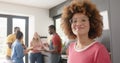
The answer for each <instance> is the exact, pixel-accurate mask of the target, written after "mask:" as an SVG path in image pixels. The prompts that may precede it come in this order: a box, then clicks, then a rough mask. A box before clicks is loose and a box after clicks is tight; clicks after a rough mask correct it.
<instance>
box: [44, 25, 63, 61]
mask: <svg viewBox="0 0 120 63" xmlns="http://www.w3.org/2000/svg"><path fill="white" fill-rule="evenodd" d="M48 31H49V34H50V35H52V37H51V39H50V44H49V49H47V50H46V51H47V52H50V53H51V56H50V59H51V63H59V61H60V55H61V49H62V43H61V38H60V36H59V35H58V34H57V33H56V28H55V26H54V25H50V26H49V30H48Z"/></svg>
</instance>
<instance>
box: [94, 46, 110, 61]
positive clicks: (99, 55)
mask: <svg viewBox="0 0 120 63" xmlns="http://www.w3.org/2000/svg"><path fill="white" fill-rule="evenodd" d="M95 63H111V60H110V55H109V53H108V51H107V49H106V48H105V47H104V46H103V47H101V48H100V49H98V51H97V52H96V55H95Z"/></svg>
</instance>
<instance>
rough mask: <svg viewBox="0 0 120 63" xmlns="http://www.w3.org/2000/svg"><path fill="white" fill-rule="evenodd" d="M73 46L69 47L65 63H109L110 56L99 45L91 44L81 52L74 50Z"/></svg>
mask: <svg viewBox="0 0 120 63" xmlns="http://www.w3.org/2000/svg"><path fill="white" fill-rule="evenodd" d="M75 44H76V43H71V44H70V46H69V49H68V54H69V55H68V62H67V63H111V61H110V55H109V53H108V51H107V50H106V48H105V47H104V46H103V45H102V44H101V43H99V42H93V43H92V44H90V45H89V46H88V47H86V48H84V49H82V50H76V49H75Z"/></svg>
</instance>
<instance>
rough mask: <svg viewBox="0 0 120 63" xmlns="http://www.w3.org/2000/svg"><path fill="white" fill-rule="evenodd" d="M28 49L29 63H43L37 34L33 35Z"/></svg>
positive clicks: (41, 47) (41, 48) (40, 43)
mask: <svg viewBox="0 0 120 63" xmlns="http://www.w3.org/2000/svg"><path fill="white" fill-rule="evenodd" d="M29 49H31V52H30V63H44V59H43V55H42V54H41V51H42V50H43V46H42V41H41V40H40V37H39V35H38V33H37V32H35V33H34V37H33V39H32V41H31V42H30V48H29Z"/></svg>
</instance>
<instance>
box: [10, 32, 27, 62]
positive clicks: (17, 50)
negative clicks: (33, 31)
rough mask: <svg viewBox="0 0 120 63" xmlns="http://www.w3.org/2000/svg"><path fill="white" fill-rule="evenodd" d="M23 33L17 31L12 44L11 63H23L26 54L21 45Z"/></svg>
mask: <svg viewBox="0 0 120 63" xmlns="http://www.w3.org/2000/svg"><path fill="white" fill-rule="evenodd" d="M22 39H23V33H22V32H20V31H17V34H16V40H15V41H14V42H13V44H12V54H11V59H12V63H24V61H23V57H24V55H25V54H27V53H28V50H25V49H24V47H23V45H22Z"/></svg>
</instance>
